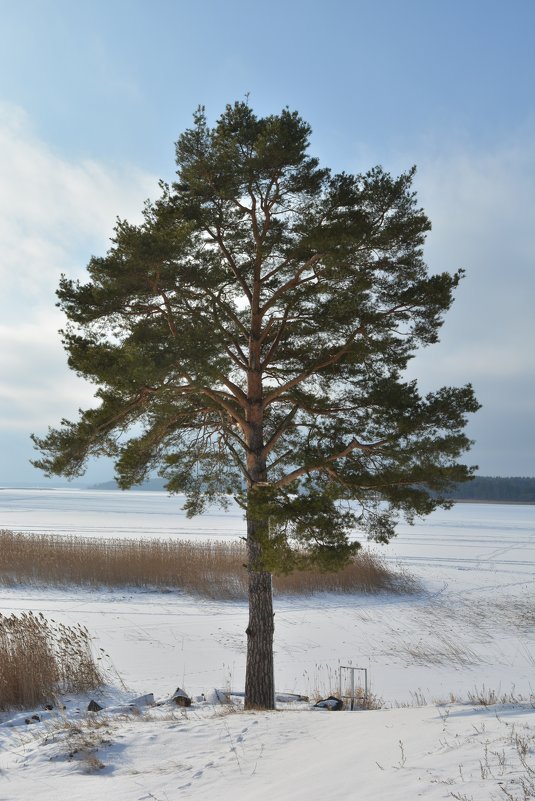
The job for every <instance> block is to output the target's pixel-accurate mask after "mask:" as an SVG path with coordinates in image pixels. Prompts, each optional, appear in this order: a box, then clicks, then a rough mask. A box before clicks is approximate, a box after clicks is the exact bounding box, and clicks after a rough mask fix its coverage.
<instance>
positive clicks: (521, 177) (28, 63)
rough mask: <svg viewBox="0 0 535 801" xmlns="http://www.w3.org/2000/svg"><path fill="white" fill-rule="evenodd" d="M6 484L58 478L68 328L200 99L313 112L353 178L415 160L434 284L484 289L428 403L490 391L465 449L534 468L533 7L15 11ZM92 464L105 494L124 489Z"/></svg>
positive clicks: (469, 291)
mask: <svg viewBox="0 0 535 801" xmlns="http://www.w3.org/2000/svg"><path fill="white" fill-rule="evenodd" d="M0 11H1V19H2V25H1V28H0V146H1V149H0V271H1V274H2V287H3V293H2V297H1V298H0V345H1V347H0V443H1V447H0V484H2V483H13V482H33V481H35V482H40V481H42V477H41V476H40V474H39V473H38V472H37V471H35V470H34V469H33V468H31V467H30V466H29V465H28V459H29V458H30V457H31V455H32V449H31V445H30V444H29V433H30V432H31V431H37V432H39V433H41V432H43V431H44V430H45V429H46V426H47V425H48V424H51V425H55V424H57V422H58V421H59V419H60V417H62V416H65V417H67V418H69V417H73V416H75V415H76V410H77V408H78V407H79V406H80V405H82V406H84V405H86V404H88V403H90V402H91V395H92V390H91V387H89V386H88V385H86V384H84V382H82V381H81V380H80V379H78V378H77V377H76V376H73V375H70V374H69V372H68V370H67V368H66V366H65V357H64V354H63V351H62V349H61V345H60V341H59V337H58V335H57V333H56V331H57V329H58V328H59V327H60V325H61V324H62V320H61V317H60V315H59V313H58V312H57V310H56V309H55V307H54V303H55V297H54V290H55V288H56V286H57V282H58V278H59V274H60V273H61V272H66V273H68V274H69V275H71V276H80V277H82V276H83V272H84V267H85V265H86V264H87V261H88V259H89V256H90V255H91V254H92V253H96V254H100V253H103V252H104V251H105V249H106V247H107V240H108V237H109V235H110V234H111V230H112V227H113V223H114V220H115V218H116V216H117V215H119V216H123V217H128V218H129V219H132V220H135V219H136V218H138V217H139V211H140V209H141V207H142V204H143V200H144V199H145V198H146V197H149V196H153V197H154V196H155V195H156V194H157V179H158V178H159V177H162V178H164V179H169V178H172V175H173V170H174V161H173V153H174V147H173V143H174V141H175V140H176V139H177V137H178V135H179V134H180V132H181V131H182V130H183V129H184V128H185V127H187V126H188V125H189V124H190V122H191V113H192V111H193V110H194V109H195V107H196V106H197V105H198V104H199V103H202V104H204V105H205V106H206V108H207V112H208V115H209V117H210V118H211V119H214V118H215V117H216V116H217V115H218V114H219V113H220V112H221V111H222V109H223V107H224V105H225V103H227V102H232V101H234V100H236V99H242V98H243V97H244V96H245V94H246V93H249V98H250V103H251V105H252V106H253V107H254V109H255V111H257V113H259V114H264V113H272V112H278V111H280V109H281V108H282V107H283V106H286V105H288V106H290V107H291V108H292V109H293V108H295V109H297V110H298V111H299V112H300V113H301V115H302V116H303V117H304V118H305V119H306V120H307V121H308V122H310V123H311V125H312V128H313V136H312V150H313V152H314V153H315V154H316V155H318V156H319V157H320V158H321V160H322V162H323V163H325V164H326V165H328V166H330V167H332V168H333V169H335V170H342V169H343V170H346V171H350V172H360V171H363V170H366V169H368V168H369V167H371V166H373V165H374V164H377V163H381V164H383V165H384V166H385V167H386V168H388V169H389V170H392V171H393V172H399V171H402V170H404V169H406V168H407V167H409V166H410V165H411V164H413V163H415V164H417V165H418V174H417V180H416V188H417V190H418V193H419V197H420V200H421V202H422V205H423V206H424V208H425V209H426V211H427V212H428V214H429V216H430V217H431V219H432V221H433V231H432V232H431V234H430V236H429V240H428V247H427V249H426V256H427V260H428V263H429V266H430V269H431V270H432V271H435V270H443V269H448V270H455V269H457V268H458V267H461V266H464V267H466V269H467V278H466V280H465V282H464V283H463V285H462V286H461V287H460V289H459V292H458V298H457V301H456V304H455V307H454V308H453V309H452V311H451V312H450V314H449V316H448V318H447V320H446V324H445V327H444V329H443V334H442V338H441V343H440V344H439V345H438V346H435V347H434V348H432V349H429V350H427V351H425V352H424V353H423V354H422V355H421V357H419V358H418V359H417V360H416V361H415V363H414V367H413V373H414V375H417V376H418V377H419V379H420V380H421V382H422V385H423V387H424V388H426V389H427V388H429V389H431V388H436V387H438V386H441V385H443V384H462V383H465V382H466V381H468V380H471V381H472V382H473V383H474V385H475V387H476V390H477V392H478V396H479V398H480V400H481V402H482V403H483V404H484V408H483V409H482V411H481V412H480V413H479V414H478V415H477V416H476V417H475V418H474V420H473V421H472V422H471V424H470V429H469V431H470V433H471V435H472V436H473V437H474V438H475V439H476V440H477V442H476V446H475V447H474V449H473V451H472V453H471V454H470V455H469V456H468V461H469V462H470V463H478V464H479V466H480V472H481V473H482V474H485V475H489V474H491V475H535V456H534V454H535V441H534V440H535V403H534V398H535V369H534V361H535V360H534V353H535V347H534V345H535V336H534V334H535V331H534V329H535V325H534V323H533V317H534V315H533V311H532V307H533V305H534V301H535V281H534V276H535V270H534V263H533V262H534V258H535V233H534V232H535V225H534V221H535V144H534V143H535V102H534V85H535V80H534V79H535V65H534V60H535V59H534V56H533V30H534V29H535V3H533V2H532V0H510V2H508V3H505V2H500V3H498V2H493V0H464V2H458V1H457V0H449V2H447V3H445V2H443V3H439V2H433V0H404V1H403V2H400V0H396V1H394V0H377V1H376V2H370V1H369V0H354V1H353V2H343V1H342V0H332V2H301V0H294V1H292V0H287V2H285V3H283V2H280V0H272V2H270V3H269V4H266V3H255V2H253V0H250V2H248V3H246V2H242V0H226V2H223V1H222V0H221V2H216V0H210V1H209V2H204V3H198V2H197V3H195V2H190V0H184V1H181V0H174V2H171V0H152V2H151V3H149V2H147V1H146V0H145V2H140V1H139V0H108V1H107V2H102V1H101V0H91V1H90V0H77V2H72V0H69V1H67V0H41V1H39V0H19V2H18V3H16V4H15V3H12V2H8V0H0ZM111 473H112V469H111V467H110V466H109V465H107V464H106V465H97V466H93V467H92V468H91V470H90V471H89V473H88V476H87V479H86V480H87V481H89V482H91V481H93V480H100V479H105V478H108V477H111Z"/></svg>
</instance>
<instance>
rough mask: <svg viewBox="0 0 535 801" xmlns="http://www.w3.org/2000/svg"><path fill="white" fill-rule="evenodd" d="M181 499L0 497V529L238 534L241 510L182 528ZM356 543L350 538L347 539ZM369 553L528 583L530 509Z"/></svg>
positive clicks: (476, 510) (438, 518) (100, 493)
mask: <svg viewBox="0 0 535 801" xmlns="http://www.w3.org/2000/svg"><path fill="white" fill-rule="evenodd" d="M183 502H184V498H183V497H182V496H173V497H170V496H168V495H167V494H166V493H165V492H140V491H137V492H136V491H130V492H120V491H117V490H83V489H43V490H38V489H0V528H4V529H10V530H12V531H25V532H49V533H55V534H79V535H80V536H90V537H132V538H145V537H146V538H151V537H156V538H165V539H167V538H180V537H185V538H195V537H202V538H206V537H210V538H215V539H221V538H226V537H238V536H242V535H243V534H244V533H245V522H244V519H243V512H242V510H241V509H240V508H239V507H238V506H236V505H235V504H232V505H231V506H230V508H229V510H228V511H226V512H224V511H222V510H221V509H212V510H211V511H209V512H208V513H206V514H203V515H200V516H199V517H194V518H193V519H191V520H189V519H188V518H187V517H186V515H185V514H184V512H183V511H182V509H181V507H182V504H183ZM355 534H356V536H357V537H358V532H356V533H355ZM371 547H373V548H377V549H378V550H379V551H380V552H381V554H382V555H383V556H384V557H385V558H386V559H387V560H388V561H392V560H395V561H397V560H400V561H402V562H403V564H405V565H406V566H408V567H409V568H410V570H411V571H414V572H416V573H419V572H420V571H421V570H423V569H425V572H426V574H427V577H428V578H430V576H431V575H432V576H433V577H434V580H435V581H437V582H441V581H442V582H444V581H448V580H449V579H448V575H447V574H451V572H452V571H453V572H454V573H455V575H456V579H457V580H459V579H460V578H461V576H462V572H463V571H469V572H470V574H471V575H472V573H473V571H477V573H478V576H479V580H480V581H481V582H483V583H497V584H500V585H501V584H504V583H507V582H508V581H509V580H510V581H511V582H516V583H518V582H521V583H523V582H528V583H529V582H530V581H532V580H533V578H534V576H535V506H531V505H513V504H468V503H462V504H461V503H460V504H456V505H455V506H454V507H453V508H452V509H449V510H438V511H436V512H434V513H433V514H432V515H430V516H429V517H428V518H426V519H425V520H421V521H419V522H417V523H416V524H415V525H414V526H408V525H406V524H401V525H400V526H399V528H398V536H397V538H396V539H395V540H393V542H392V543H391V544H390V545H389V546H387V547H383V546H371Z"/></svg>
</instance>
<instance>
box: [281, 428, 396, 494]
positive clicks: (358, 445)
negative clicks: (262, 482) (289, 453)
mask: <svg viewBox="0 0 535 801" xmlns="http://www.w3.org/2000/svg"><path fill="white" fill-rule="evenodd" d="M386 442H387V441H386V440H384V439H383V440H379V441H378V442H372V443H369V444H366V443H363V442H359V441H358V440H356V439H352V440H351V442H350V443H349V445H347V447H345V448H344V449H343V450H342V451H340V452H339V453H335V454H333V455H332V456H328V457H327V458H326V459H324V460H323V461H322V462H320V463H319V464H315V465H305V466H304V467H298V468H297V469H296V470H292V472H291V473H287V475H285V476H283V477H282V478H281V479H279V480H278V481H275V482H274V483H273V486H274V487H286V486H287V485H288V484H291V483H292V481H295V480H296V479H297V478H300V477H301V476H304V475H305V474H306V473H312V472H315V471H317V470H324V469H325V467H326V466H327V465H328V464H330V463H331V462H335V461H336V460H337V459H343V458H344V456H349V454H350V453H351V452H352V451H354V450H357V449H358V450H361V451H363V452H364V453H373V452H374V451H376V450H377V449H378V448H380V447H381V446H382V445H386Z"/></svg>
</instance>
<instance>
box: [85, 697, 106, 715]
mask: <svg viewBox="0 0 535 801" xmlns="http://www.w3.org/2000/svg"><path fill="white" fill-rule="evenodd" d="M103 708H104V707H102V706H100V704H97V702H96V701H93V699H91V701H90V702H89V703H88V705H87V711H88V712H100V710H101V709H103Z"/></svg>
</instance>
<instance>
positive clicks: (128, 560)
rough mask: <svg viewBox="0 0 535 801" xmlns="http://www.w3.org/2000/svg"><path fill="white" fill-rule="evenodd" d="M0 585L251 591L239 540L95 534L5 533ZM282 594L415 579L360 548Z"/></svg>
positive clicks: (208, 593) (279, 586)
mask: <svg viewBox="0 0 535 801" xmlns="http://www.w3.org/2000/svg"><path fill="white" fill-rule="evenodd" d="M0 554H1V559H0V584H4V585H6V584H15V583H29V584H36V585H42V584H44V585H55V586H63V585H68V584H75V585H86V586H94V587H99V586H105V587H119V586H130V587H145V588H146V587H155V588H171V589H173V588H175V589H180V590H183V591H184V592H187V593H192V594H196V595H200V596H202V597H205V598H213V599H221V600H232V599H242V598H246V597H247V571H246V569H245V567H244V563H245V561H246V553H245V544H244V543H243V541H241V540H232V541H228V540H227V541H192V540H158V539H152V540H141V539H140V540H133V539H92V538H82V537H77V536H54V535H51V534H19V533H13V532H10V531H0ZM273 583H274V590H275V592H276V593H278V594H281V595H298V594H299V595H303V594H309V593H315V592H337V593H340V592H344V593H351V592H378V591H390V592H410V591H412V590H413V589H414V581H413V580H412V579H411V577H410V576H408V575H406V574H404V573H403V572H400V571H398V572H396V571H393V570H391V569H390V568H389V567H388V566H387V565H386V564H385V563H384V562H383V561H382V560H381V559H380V558H379V557H377V556H375V555H373V554H371V553H369V552H367V551H360V552H359V553H358V554H357V556H356V557H355V558H354V559H353V561H352V562H351V563H350V564H349V565H348V566H347V567H346V568H345V569H343V570H341V571H339V572H337V573H321V572H319V571H317V570H310V571H297V572H295V573H292V574H290V575H289V576H281V577H274V582H273Z"/></svg>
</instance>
